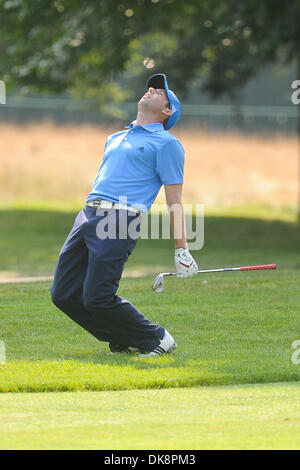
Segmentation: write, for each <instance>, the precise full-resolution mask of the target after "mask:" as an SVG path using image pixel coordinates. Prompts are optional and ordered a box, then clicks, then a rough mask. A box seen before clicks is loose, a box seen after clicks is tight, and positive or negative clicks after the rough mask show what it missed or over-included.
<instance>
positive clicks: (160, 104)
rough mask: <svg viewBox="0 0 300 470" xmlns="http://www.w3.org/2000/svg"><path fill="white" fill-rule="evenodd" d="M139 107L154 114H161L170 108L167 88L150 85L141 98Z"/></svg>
mask: <svg viewBox="0 0 300 470" xmlns="http://www.w3.org/2000/svg"><path fill="white" fill-rule="evenodd" d="M139 107H141V108H142V109H144V110H148V111H149V112H151V113H153V114H155V113H158V114H159V113H161V111H163V110H164V109H169V100H168V97H167V94H166V92H165V90H163V89H161V88H152V87H150V88H149V89H148V91H147V92H146V93H145V94H144V96H143V97H142V98H141V99H140V101H139Z"/></svg>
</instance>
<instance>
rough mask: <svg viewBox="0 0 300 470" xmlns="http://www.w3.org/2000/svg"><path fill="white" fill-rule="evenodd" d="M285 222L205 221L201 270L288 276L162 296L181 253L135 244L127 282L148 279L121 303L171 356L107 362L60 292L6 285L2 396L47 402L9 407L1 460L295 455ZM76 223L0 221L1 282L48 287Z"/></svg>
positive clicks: (294, 275)
mask: <svg viewBox="0 0 300 470" xmlns="http://www.w3.org/2000/svg"><path fill="white" fill-rule="evenodd" d="M288 214H289V213H288V211H286V212H283V213H282V214H281V215H282V216H280V214H279V217H277V218H275V217H272V213H271V211H270V212H268V211H267V212H266V209H262V210H261V216H260V218H255V217H254V216H253V214H252V215H251V216H250V215H249V216H248V217H246V216H245V215H247V214H244V216H242V214H240V213H239V212H237V213H236V214H235V216H233V215H232V214H231V215H230V213H229V214H228V213H226V214H222V213H221V214H220V213H218V214H214V215H213V214H208V216H207V217H206V219H205V245H204V248H203V249H202V250H201V251H199V252H196V253H195V252H194V255H195V258H196V260H197V262H198V264H199V266H201V267H203V268H210V267H217V266H220V267H222V266H224V267H225V266H232V265H236V266H238V265H243V264H244V265H245V264H260V263H277V264H278V270H277V271H261V272H244V273H218V274H210V275H207V276H203V277H202V276H201V275H198V276H196V277H193V278H192V279H189V280H180V279H174V278H172V279H166V282H165V290H164V292H163V293H162V294H155V293H153V292H152V290H151V283H152V280H153V278H154V276H155V275H156V274H157V273H158V272H160V271H166V270H169V269H170V270H171V269H173V253H172V242H171V241H166V240H164V241H158V240H140V241H139V243H138V246H137V248H136V250H135V251H134V253H133V255H132V257H131V258H130V260H129V262H128V265H127V267H126V273H127V274H133V275H134V274H136V273H137V272H139V273H143V274H147V275H146V276H145V275H144V276H142V277H133V278H130V277H129V278H123V279H122V281H121V284H120V289H119V293H120V295H122V296H124V297H126V298H128V299H129V300H130V301H132V302H133V303H134V304H136V305H137V306H138V307H139V308H140V309H141V311H142V312H143V313H145V314H146V315H147V316H148V317H149V318H150V319H151V320H152V321H153V322H155V323H160V324H162V325H163V326H165V327H167V328H168V330H169V331H170V332H171V333H172V334H173V335H174V336H175V338H176V341H177V342H178V349H177V350H176V351H175V352H174V354H172V355H170V356H165V357H161V358H153V359H150V360H149V359H144V358H139V357H136V356H127V355H121V354H115V355H110V354H109V353H108V351H109V350H108V346H107V345H106V344H105V343H99V342H98V341H97V340H95V339H94V338H93V337H91V336H90V335H89V334H88V333H87V332H85V331H84V330H83V329H81V328H80V327H79V326H77V325H76V324H74V323H73V322H72V321H71V320H69V319H68V318H67V317H66V316H65V315H64V314H63V313H61V312H60V311H59V310H58V309H56V308H55V307H54V306H53V305H52V304H51V300H50V295H49V287H50V282H37V283H10V284H9V283H8V284H0V318H1V321H0V340H3V341H5V343H6V348H7V363H6V365H0V392H44V393H43V394H40V393H34V394H31V393H22V394H16V393H14V394H13V395H11V394H10V393H5V394H3V395H0V423H3V424H2V427H1V424H0V427H1V439H0V448H111V449H118V448H119V449H122V448H123V449H130V448H132V449H134V448H144V449H147V448H148V449H154V448H160V449H171V448H173V449H174V448H175V449H176V448H178V449H184V448H186V449H188V448H296V447H297V445H298V447H299V444H298V443H299V439H298V438H297V436H299V428H297V422H299V419H298V421H297V420H296V418H297V416H298V415H297V413H298V414H299V408H297V400H296V394H297V392H298V390H299V381H300V366H299V365H297V364H293V363H292V360H291V358H292V353H293V349H292V343H293V341H295V340H297V339H300V331H299V305H300V292H299V281H300V271H299V267H300V262H299V226H297V224H296V223H295V222H292V220H291V219H290V218H289V215H288ZM74 216H75V211H68V210H52V209H51V208H48V209H47V210H45V208H44V209H43V207H41V208H39V209H35V210H32V209H31V210H28V209H27V210H25V209H21V208H20V207H19V208H15V209H9V210H3V211H2V213H1V218H0V248H1V263H2V265H1V270H2V271H13V272H14V273H17V274H18V275H43V274H48V275H49V274H52V273H53V270H54V267H55V262H56V258H57V254H58V252H59V249H60V247H61V244H62V243H63V241H64V239H65V236H66V235H67V233H68V230H69V229H70V228H71V226H72V223H73V219H74ZM149 273H151V276H150V275H149ZM203 281H207V282H206V283H203ZM268 382H277V384H276V385H272V386H271V385H267V383H268ZM279 382H281V383H282V384H281V385H280V384H279ZM284 382H289V384H286V385H284ZM250 383H252V384H258V383H260V384H264V385H260V386H253V387H252V386H251V387H250V386H245V385H241V384H250ZM237 384H239V385H238V386H237ZM199 385H201V386H202V387H200V388H199V387H197V386H199ZM206 385H209V386H210V387H207V388H203V386H206ZM216 385H221V386H224V385H225V387H220V388H216V387H215V386H216ZM183 387H184V388H183ZM188 387H194V388H193V389H190V388H188ZM138 389H140V390H138ZM142 389H143V390H142ZM158 389H165V390H158ZM64 391H69V392H70V393H68V394H66V393H58V392H64ZM84 391H91V392H89V393H85V392H84ZM99 391H101V393H99ZM49 392H51V393H49ZM73 392H74V393H73ZM154 403H155V406H153V404H154ZM134 407H135V412H133V411H132V410H133V408H134ZM145 410H148V411H149V413H145ZM129 416H131V417H132V419H129ZM145 416H146V417H145ZM168 418H169V419H170V421H171V425H170V426H169V427H168V429H169V430H168V432H167V433H166V434H164V438H163V439H162V438H161V435H162V432H157V434H156V436H154V435H153V426H156V429H158V430H162V429H165V426H166V422H167V419H168ZM145 420H146V424H145ZM2 431H3V432H2ZM41 431H42V432H43V436H42V434H41ZM67 431H68V432H67ZM69 431H70V432H69ZM129 436H130V437H129ZM158 436H159V438H158ZM295 436H296V437H295ZM297 439H298V441H297ZM297 442H298V443H297Z"/></svg>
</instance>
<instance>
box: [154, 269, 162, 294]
mask: <svg viewBox="0 0 300 470" xmlns="http://www.w3.org/2000/svg"><path fill="white" fill-rule="evenodd" d="M152 289H153V290H154V292H156V293H157V294H159V293H160V292H162V291H163V290H164V276H163V275H162V274H159V275H158V276H156V278H155V279H154V281H153V284H152Z"/></svg>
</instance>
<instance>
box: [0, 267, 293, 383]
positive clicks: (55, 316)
mask: <svg viewBox="0 0 300 470" xmlns="http://www.w3.org/2000/svg"><path fill="white" fill-rule="evenodd" d="M253 274H254V275H253ZM299 280H300V276H299V273H298V271H296V270H295V271H293V270H285V269H282V270H280V271H278V272H259V273H241V274H236V273H228V274H226V275H225V274H220V275H219V274H214V275H211V276H210V277H209V278H207V284H202V283H201V280H200V279H197V278H193V279H191V280H177V279H174V280H170V281H169V282H168V283H166V287H165V291H164V292H163V293H162V294H154V293H153V292H152V291H151V278H147V277H146V278H143V279H138V280H137V279H124V280H123V281H122V285H121V287H120V294H121V295H123V296H125V295H126V297H127V298H128V299H130V300H131V301H133V302H134V303H135V304H136V305H138V306H140V308H141V310H142V311H143V312H144V313H145V314H147V315H148V316H149V317H150V318H151V320H152V321H153V322H154V323H158V322H159V323H161V324H162V325H164V326H166V327H167V328H168V329H169V331H171V332H172V333H173V334H174V336H175V338H176V340H177V342H178V345H179V347H178V350H177V351H176V352H175V353H174V354H172V355H170V356H165V357H161V358H153V359H151V360H150V359H144V358H140V357H136V356H128V355H122V354H115V355H110V354H108V351H109V350H108V347H107V344H105V343H99V342H98V341H97V340H95V339H94V338H92V337H91V336H90V335H89V334H88V333H87V332H85V331H84V330H82V329H81V328H80V327H79V326H77V325H76V324H74V323H73V322H72V321H70V320H69V319H68V318H67V317H66V316H65V315H64V314H63V313H61V312H60V311H59V310H57V309H56V308H55V307H54V306H53V305H52V304H51V302H50V298H49V286H50V283H48V282H43V283H36V284H31V283H30V284H26V283H24V284H2V285H1V286H0V295H1V338H2V339H3V340H5V342H6V347H7V360H8V361H7V364H6V365H5V366H2V367H0V391H2V392H18V391H64V390H125V389H133V388H163V387H174V386H191V385H208V384H215V385H216V384H220V385H221V384H233V383H250V382H251V383H259V382H277V381H291V380H300V368H299V366H297V365H295V364H293V363H292V361H291V355H292V352H293V350H292V347H291V345H292V342H293V341H294V340H296V339H299V303H300V293H299V289H298V286H299Z"/></svg>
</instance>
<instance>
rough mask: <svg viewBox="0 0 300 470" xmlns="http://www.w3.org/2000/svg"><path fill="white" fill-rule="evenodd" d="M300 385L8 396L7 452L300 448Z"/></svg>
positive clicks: (2, 430) (3, 399)
mask: <svg viewBox="0 0 300 470" xmlns="http://www.w3.org/2000/svg"><path fill="white" fill-rule="evenodd" d="M299 385H300V383H294V384H292V383H282V384H266V385H239V386H225V387H201V388H185V389H170V390H132V391H122V392H70V393H44V394H40V393H26V394H5V395H2V396H1V395H0V436H1V437H0V449H104V450H107V449H110V450H115V449H117V450H121V449H126V450H128V449H129V450H130V449H147V450H154V449H164V450H168V449H172V450H173V449H175V450H176V449H180V450H184V449H189V450H190V449H193V450H196V449H299V432H300V424H299V423H300V404H299ZM110 450H109V451H106V452H105V453H104V454H103V455H102V456H101V458H102V459H104V457H105V456H111V453H112V452H111V451H110ZM162 453H166V452H162ZM128 455H130V452H128Z"/></svg>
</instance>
